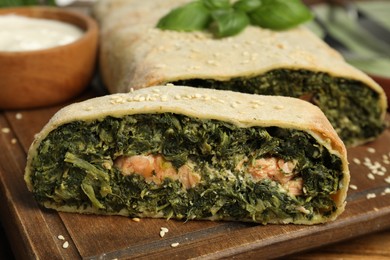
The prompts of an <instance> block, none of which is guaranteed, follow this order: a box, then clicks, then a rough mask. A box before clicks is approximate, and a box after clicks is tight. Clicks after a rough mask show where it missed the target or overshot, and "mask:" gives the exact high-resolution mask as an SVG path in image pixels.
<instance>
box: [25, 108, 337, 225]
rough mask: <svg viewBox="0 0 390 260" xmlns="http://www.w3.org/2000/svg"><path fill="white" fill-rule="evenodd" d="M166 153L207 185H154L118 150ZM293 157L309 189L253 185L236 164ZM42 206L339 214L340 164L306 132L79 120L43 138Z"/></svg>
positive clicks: (255, 216) (36, 169) (37, 175)
mask: <svg viewBox="0 0 390 260" xmlns="http://www.w3.org/2000/svg"><path fill="white" fill-rule="evenodd" d="M141 154H144V155H147V154H159V155H161V156H163V157H164V159H165V160H167V161H169V162H170V163H171V164H172V165H173V166H174V167H177V168H179V167H180V166H183V165H184V164H185V163H186V162H188V161H189V160H191V161H192V162H193V163H194V165H195V166H194V170H195V171H196V172H197V173H199V174H200V176H201V180H200V182H199V183H198V184H197V185H196V186H194V187H191V188H188V189H186V188H183V185H182V183H181V182H179V181H178V180H173V179H171V178H165V179H164V180H163V181H162V182H161V183H159V184H156V183H154V182H147V181H145V178H144V177H143V176H141V175H139V174H131V175H127V176H125V175H124V174H123V173H122V172H121V171H120V170H119V169H118V168H117V167H115V164H114V161H115V160H116V159H117V158H120V157H121V156H133V155H141ZM245 156H247V157H248V160H249V161H250V160H253V159H256V158H279V159H283V160H285V161H295V162H296V166H295V170H294V171H295V172H296V175H295V176H294V178H301V179H302V180H303V189H302V194H300V195H297V196H294V195H291V194H289V193H288V192H286V190H284V189H283V188H281V185H280V184H279V183H278V182H276V181H275V180H272V179H262V180H260V181H254V179H253V178H251V176H250V175H249V174H248V173H245V172H243V171H241V170H239V169H237V168H236V166H237V164H238V163H239V162H240V161H241V160H242V158H244V157H245ZM31 172H32V174H31V182H32V185H33V192H34V196H35V197H36V199H37V200H38V201H39V202H40V203H45V202H50V203H54V204H56V205H58V206H64V205H68V206H76V207H78V208H81V209H83V208H86V207H87V206H93V207H95V208H97V209H99V210H101V212H102V213H104V212H105V213H116V212H119V211H120V210H122V209H126V210H127V211H128V212H129V215H130V216H137V215H141V216H142V215H143V214H144V213H145V212H149V213H148V214H147V215H148V216H153V215H156V216H157V215H158V216H161V215H163V216H164V217H166V218H171V217H173V218H185V219H195V218H213V219H239V220H243V219H244V220H253V221H255V222H259V223H267V222H268V221H270V220H275V219H279V220H280V219H293V220H302V219H307V220H310V219H312V218H313V217H315V216H316V215H318V214H321V215H324V216H325V217H326V216H329V215H330V214H331V213H332V212H334V211H335V210H336V205H335V203H334V201H333V200H332V198H331V197H332V194H335V193H336V192H337V191H338V190H339V186H340V181H341V179H342V162H341V160H340V158H338V157H337V156H335V155H333V154H330V153H329V152H328V150H327V149H325V148H324V147H322V146H321V145H319V144H318V143H317V142H316V141H315V139H314V138H313V137H312V136H310V135H308V134H307V133H305V132H303V131H298V130H290V129H283V128H278V127H266V128H263V127H250V128H239V127H236V126H234V125H232V124H229V123H226V122H221V121H216V120H201V119H195V118H190V117H187V116H183V115H178V114H171V113H163V114H140V115H132V116H125V117H123V118H114V117H106V118H104V119H101V120H96V121H91V122H84V121H76V122H72V123H69V124H65V125H62V126H60V127H59V128H57V129H56V130H54V131H52V132H51V133H50V134H49V135H48V136H47V137H46V138H45V139H44V140H43V141H42V142H41V144H40V146H39V148H38V155H37V156H35V157H34V159H33V162H32V170H31Z"/></svg>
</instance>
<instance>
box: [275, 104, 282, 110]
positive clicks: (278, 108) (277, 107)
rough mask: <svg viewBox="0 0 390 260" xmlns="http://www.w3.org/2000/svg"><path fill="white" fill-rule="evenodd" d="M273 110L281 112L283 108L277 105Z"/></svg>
mask: <svg viewBox="0 0 390 260" xmlns="http://www.w3.org/2000/svg"><path fill="white" fill-rule="evenodd" d="M274 108H275V109H277V110H282V109H283V108H284V106H280V105H277V106H274Z"/></svg>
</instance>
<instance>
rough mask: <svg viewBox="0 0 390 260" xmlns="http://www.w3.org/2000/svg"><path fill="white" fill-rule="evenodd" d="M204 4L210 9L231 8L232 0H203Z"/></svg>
mask: <svg viewBox="0 0 390 260" xmlns="http://www.w3.org/2000/svg"><path fill="white" fill-rule="evenodd" d="M203 4H204V6H205V7H206V8H208V9H209V10H218V9H228V8H230V0H203Z"/></svg>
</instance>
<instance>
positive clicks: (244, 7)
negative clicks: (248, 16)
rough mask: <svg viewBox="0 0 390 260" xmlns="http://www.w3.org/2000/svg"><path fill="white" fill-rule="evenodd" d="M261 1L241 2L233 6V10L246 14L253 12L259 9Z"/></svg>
mask: <svg viewBox="0 0 390 260" xmlns="http://www.w3.org/2000/svg"><path fill="white" fill-rule="evenodd" d="M260 5H261V0H239V1H237V2H235V3H234V4H233V8H234V9H236V10H240V11H243V12H246V13H249V12H252V11H253V10H255V9H257V8H259V7H260Z"/></svg>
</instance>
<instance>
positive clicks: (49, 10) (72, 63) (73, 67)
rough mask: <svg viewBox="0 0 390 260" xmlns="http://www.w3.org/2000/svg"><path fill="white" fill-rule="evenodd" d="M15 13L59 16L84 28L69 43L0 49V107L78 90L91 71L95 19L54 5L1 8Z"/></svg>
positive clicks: (50, 101) (38, 102)
mask: <svg viewBox="0 0 390 260" xmlns="http://www.w3.org/2000/svg"><path fill="white" fill-rule="evenodd" d="M5 14H16V15H22V16H27V17H34V18H45V19H53V20H59V21H62V22H67V23H70V24H73V25H76V26H78V27H79V28H81V29H82V30H83V31H84V34H83V36H82V37H81V38H79V39H78V40H76V41H75V42H73V43H70V44H67V45H62V46H58V47H52V48H48V49H43V50H34V51H22V52H5V51H0V109H22V108H34V107H42V106H49V105H54V104H58V103H62V102H65V101H67V100H69V99H71V98H72V97H75V96H77V95H78V94H80V93H81V92H82V91H83V90H84V89H85V88H86V87H87V86H88V84H89V83H90V81H91V78H92V76H93V73H94V71H95V63H96V56H97V47H98V26H97V23H96V22H95V21H94V20H93V19H92V18H90V17H88V16H87V15H84V14H81V13H77V12H72V11H67V10H64V9H61V8H57V7H22V8H3V9H0V15H5Z"/></svg>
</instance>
